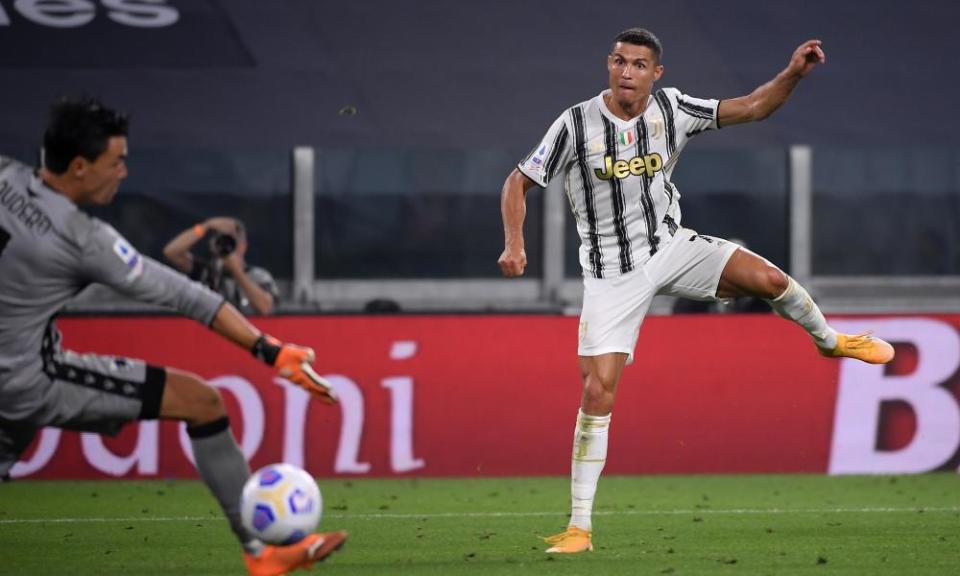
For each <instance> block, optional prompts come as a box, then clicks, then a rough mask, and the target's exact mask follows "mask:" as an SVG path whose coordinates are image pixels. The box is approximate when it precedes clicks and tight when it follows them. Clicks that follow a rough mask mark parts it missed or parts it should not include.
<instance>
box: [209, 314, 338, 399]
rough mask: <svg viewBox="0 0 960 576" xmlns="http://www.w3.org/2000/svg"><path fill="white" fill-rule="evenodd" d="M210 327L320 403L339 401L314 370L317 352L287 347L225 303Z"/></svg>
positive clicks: (290, 345) (328, 383)
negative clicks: (313, 364) (248, 351)
mask: <svg viewBox="0 0 960 576" xmlns="http://www.w3.org/2000/svg"><path fill="white" fill-rule="evenodd" d="M210 327H211V328H212V329H213V331H214V332H216V333H217V334H220V335H221V336H223V337H224V338H226V339H227V340H229V341H231V342H233V343H234V344H237V345H238V346H241V347H243V348H244V349H246V350H250V351H251V352H252V353H253V355H254V356H256V357H257V358H259V359H260V360H262V361H263V362H264V363H266V364H267V365H269V366H273V367H274V368H275V369H276V371H277V373H278V374H280V376H283V377H284V378H286V379H287V380H290V381H291V382H293V383H294V384H296V385H298V386H300V387H301V388H303V389H304V390H306V391H307V392H309V393H311V394H313V395H314V396H315V397H316V398H317V399H318V400H320V401H322V402H326V403H327V404H334V403H336V402H337V395H336V394H335V393H334V391H333V386H332V385H331V384H330V382H328V381H327V380H326V379H324V378H322V377H321V376H320V375H319V374H317V373H316V371H315V370H314V369H313V366H312V365H311V363H312V362H313V359H314V353H313V349H311V348H304V347H302V346H297V345H296V344H284V343H282V342H280V341H279V340H277V339H276V338H273V337H272V336H267V335H266V334H264V333H262V332H260V330H258V329H257V328H256V326H254V325H253V324H251V323H250V321H249V320H247V319H246V318H244V316H243V314H241V313H240V311H239V310H237V309H236V308H234V306H233V305H232V304H230V303H229V302H224V303H223V305H222V306H221V307H220V309H219V310H217V314H216V315H215V316H214V317H213V322H212V323H211V324H210Z"/></svg>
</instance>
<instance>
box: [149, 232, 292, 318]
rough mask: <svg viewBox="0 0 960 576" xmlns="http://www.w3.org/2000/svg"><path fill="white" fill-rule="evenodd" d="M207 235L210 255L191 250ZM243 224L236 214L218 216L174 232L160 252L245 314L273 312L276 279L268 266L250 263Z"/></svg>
mask: <svg viewBox="0 0 960 576" xmlns="http://www.w3.org/2000/svg"><path fill="white" fill-rule="evenodd" d="M204 238H206V239H207V248H208V250H209V257H208V258H204V257H202V256H198V255H196V254H194V253H193V252H192V249H193V247H194V246H195V245H196V244H198V243H199V242H200V241H201V240H203V239H204ZM248 246H249V244H248V243H247V232H246V227H245V226H244V225H243V223H242V222H240V221H239V220H237V219H236V218H229V217H217V218H210V219H209V220H207V221H206V222H203V223H201V224H196V225H194V226H193V227H191V228H187V229H186V230H184V231H183V232H181V233H180V234H177V236H176V237H174V239H173V240H171V241H170V242H169V243H167V245H166V246H164V248H163V255H164V257H166V259H167V260H168V261H169V262H170V263H171V264H173V266H174V267H176V268H177V269H178V270H181V271H182V272H184V273H185V274H187V275H188V276H190V278H191V279H193V280H196V281H198V282H200V283H202V284H204V285H206V286H208V287H209V288H210V289H211V290H213V291H215V292H219V293H220V294H222V295H223V296H224V298H226V299H227V300H228V301H229V302H230V303H232V304H233V305H234V306H236V307H237V308H239V309H240V311H241V312H243V313H244V314H246V315H252V314H261V315H268V314H271V313H273V306H274V303H275V302H276V299H277V296H278V291H277V283H276V282H275V281H274V279H273V276H272V275H271V274H270V272H268V271H267V270H265V269H263V268H260V267H258V266H250V265H249V264H247V262H246V260H244V256H245V255H246V253H247V248H248Z"/></svg>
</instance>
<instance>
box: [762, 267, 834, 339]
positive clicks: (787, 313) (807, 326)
mask: <svg viewBox="0 0 960 576" xmlns="http://www.w3.org/2000/svg"><path fill="white" fill-rule="evenodd" d="M787 280H788V281H789V284H788V285H787V289H786V290H784V291H783V294H781V295H779V296H777V297H776V298H774V299H773V300H767V302H769V303H770V306H772V307H773V310H774V312H776V313H777V314H779V315H780V316H782V317H783V318H786V319H787V320H793V321H794V322H796V323H797V324H799V325H800V326H801V327H803V329H804V330H806V331H807V333H808V334H810V336H811V337H813V341H814V342H815V343H816V344H817V346H818V347H820V348H825V349H827V350H833V348H834V347H836V345H837V331H836V330H834V329H833V328H831V327H830V326H828V325H827V319H826V318H824V317H823V312H821V311H820V307H819V306H817V304H816V303H815V302H814V301H813V298H811V297H810V294H808V293H807V291H806V290H804V288H803V286H801V285H799V284H797V282H796V281H795V280H794V279H793V278H791V277H789V276H787Z"/></svg>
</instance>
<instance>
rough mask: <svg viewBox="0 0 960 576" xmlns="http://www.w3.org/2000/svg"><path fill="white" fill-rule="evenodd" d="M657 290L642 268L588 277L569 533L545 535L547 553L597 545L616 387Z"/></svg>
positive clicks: (630, 356)
mask: <svg viewBox="0 0 960 576" xmlns="http://www.w3.org/2000/svg"><path fill="white" fill-rule="evenodd" d="M654 292H655V289H654V287H653V286H652V285H651V284H650V282H649V280H648V279H647V277H646V274H645V273H644V272H643V271H642V270H639V271H636V272H634V273H632V274H629V275H627V276H625V277H620V278H613V279H609V280H599V281H598V280H595V279H591V278H588V279H586V280H585V282H584V299H583V300H584V302H583V311H582V313H581V318H580V344H579V347H578V353H579V358H580V373H581V378H582V381H583V395H582V397H581V403H580V410H579V412H578V414H577V423H576V427H575V429H574V436H573V452H572V455H571V465H570V484H571V486H570V493H571V515H570V522H569V524H568V526H567V529H566V530H565V531H564V532H561V533H560V534H557V535H555V536H551V537H550V538H547V539H546V540H547V543H548V544H550V548H549V549H547V552H550V553H576V552H583V551H587V550H592V549H593V543H592V530H593V525H592V515H593V500H594V496H595V494H596V492H597V484H598V483H599V481H600V475H601V473H602V472H603V467H604V465H605V463H606V459H607V438H608V436H609V431H610V418H611V413H612V411H613V405H614V401H615V399H616V392H617V385H618V383H619V381H620V376H621V374H622V373H623V369H624V366H626V365H627V364H628V363H629V362H630V361H631V360H632V356H633V349H634V347H635V346H636V342H637V335H638V334H639V331H640V324H641V323H642V322H643V317H644V315H645V314H646V312H647V309H648V308H649V307H650V303H651V301H652V299H653V295H654Z"/></svg>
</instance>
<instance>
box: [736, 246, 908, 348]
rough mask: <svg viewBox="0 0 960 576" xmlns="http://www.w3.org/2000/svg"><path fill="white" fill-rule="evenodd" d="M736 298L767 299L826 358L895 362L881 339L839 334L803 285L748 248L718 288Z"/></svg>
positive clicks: (740, 254)
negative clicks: (752, 297)
mask: <svg viewBox="0 0 960 576" xmlns="http://www.w3.org/2000/svg"><path fill="white" fill-rule="evenodd" d="M733 296H755V297H758V298H763V299H764V300H766V301H767V302H768V303H769V304H770V306H771V307H772V308H773V310H774V311H775V312H776V313H777V314H778V315H780V316H781V317H783V318H786V319H788V320H791V321H793V322H795V323H796V324H798V325H799V326H800V327H802V328H803V329H804V330H806V331H807V333H808V334H810V337H811V338H813V341H814V343H815V344H816V346H817V349H818V350H819V351H820V353H821V354H823V355H824V356H845V357H850V358H856V359H858V360H862V361H864V362H870V363H872V364H885V363H887V362H890V361H891V360H893V356H894V350H893V346H891V345H890V344H888V343H887V342H884V341H883V340H881V339H879V338H875V337H873V336H871V335H869V334H858V335H850V334H839V333H837V331H835V330H834V329H833V328H831V327H830V325H829V324H827V320H826V318H824V316H823V312H821V311H820V307H819V306H817V304H816V302H814V301H813V298H811V297H810V294H808V293H807V291H806V290H805V289H804V288H803V286H801V285H800V284H799V283H798V282H796V281H795V280H794V279H793V278H791V277H790V276H788V275H787V274H786V273H784V272H783V271H781V270H780V269H779V268H777V267H776V266H774V265H773V264H771V263H770V262H768V261H767V260H766V259H764V258H761V257H760V256H757V255H756V254H754V253H753V252H750V251H749V250H747V249H745V248H739V249H737V250H736V251H735V252H734V253H733V255H732V256H731V257H730V259H729V260H728V261H727V263H726V266H725V267H724V269H723V273H722V274H721V276H720V282H719V284H718V286H717V297H719V298H729V297H733Z"/></svg>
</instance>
